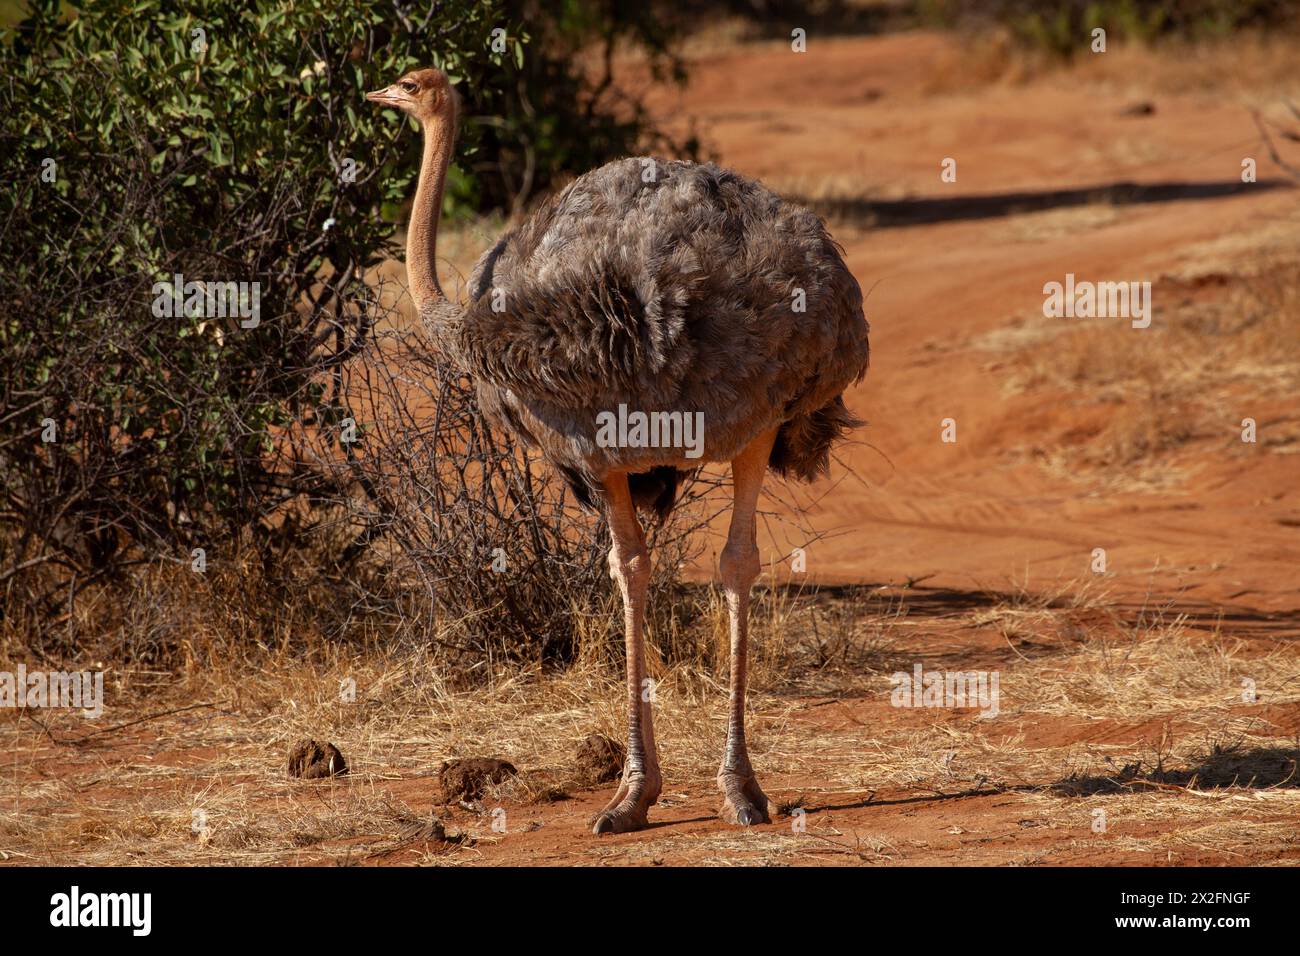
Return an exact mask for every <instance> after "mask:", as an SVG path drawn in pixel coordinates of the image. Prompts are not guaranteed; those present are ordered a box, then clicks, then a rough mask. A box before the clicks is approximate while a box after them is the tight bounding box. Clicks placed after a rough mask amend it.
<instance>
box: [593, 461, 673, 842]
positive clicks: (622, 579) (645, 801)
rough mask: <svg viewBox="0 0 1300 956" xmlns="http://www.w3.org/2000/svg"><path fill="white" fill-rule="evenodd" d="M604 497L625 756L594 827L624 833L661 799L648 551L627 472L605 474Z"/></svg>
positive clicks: (641, 824)
mask: <svg viewBox="0 0 1300 956" xmlns="http://www.w3.org/2000/svg"><path fill="white" fill-rule="evenodd" d="M605 502H606V509H607V512H606V513H607V517H608V519H609V530H610V535H611V537H612V538H613V539H614V547H613V548H611V549H610V552H609V575H610V577H612V578H613V579H614V580H615V581H617V582H618V586H619V590H620V591H622V592H623V622H624V628H625V630H626V640H627V762H626V763H625V764H624V766H623V780H622V782H621V783H620V784H619V787H618V791H617V792H616V793H615V794H614V799H613V800H611V801H610V802H609V804H608V805H607V806H606V807H605V809H604V810H602V811H601V812H600V813H599V814H598V815H597V817H596V819H595V821H594V823H593V825H592V828H591V832H592V833H597V834H599V833H623V832H625V831H628V830H640V829H642V828H644V827H645V826H646V825H647V821H646V811H647V810H649V809H650V808H651V807H652V806H654V803H655V801H656V800H657V799H659V789H660V786H661V785H662V778H661V777H660V775H659V757H658V754H657V753H656V752H655V732H654V723H653V719H652V717H651V714H650V702H649V700H648V695H646V694H644V693H643V691H644V688H642V686H641V684H642V681H643V680H644V679H645V655H644V653H643V652H642V647H641V625H642V621H643V619H644V617H645V597H646V588H647V586H648V585H649V583H650V551H649V549H647V548H646V544H645V536H644V535H643V534H642V533H641V524H640V522H638V521H637V517H636V508H635V507H634V506H633V504H632V494H631V491H630V490H629V488H628V483H627V475H625V474H614V475H610V476H609V477H607V478H606V479H605Z"/></svg>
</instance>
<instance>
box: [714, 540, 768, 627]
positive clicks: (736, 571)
mask: <svg viewBox="0 0 1300 956" xmlns="http://www.w3.org/2000/svg"><path fill="white" fill-rule="evenodd" d="M718 570H719V572H720V573H721V576H722V587H723V589H724V590H725V591H726V592H727V597H728V598H739V597H745V596H748V594H749V589H750V588H751V587H753V585H754V581H755V580H756V579H757V578H758V573H759V571H760V570H761V564H760V562H759V560H758V545H756V544H754V543H753V542H752V541H728V542H727V545H726V547H724V548H723V549H722V554H721V555H719V556H718ZM733 613H734V612H733Z"/></svg>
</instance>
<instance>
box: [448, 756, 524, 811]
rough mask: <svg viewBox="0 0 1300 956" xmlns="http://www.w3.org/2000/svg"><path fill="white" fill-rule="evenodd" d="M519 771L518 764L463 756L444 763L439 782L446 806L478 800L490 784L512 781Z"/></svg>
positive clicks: (488, 758)
mask: <svg viewBox="0 0 1300 956" xmlns="http://www.w3.org/2000/svg"><path fill="white" fill-rule="evenodd" d="M518 772H519V771H518V770H516V769H515V767H514V764H512V763H509V762H507V761H505V760H498V759H497V758H496V757H459V758H457V759H455V760H447V761H444V762H443V764H442V767H441V768H439V770H438V783H439V784H440V785H441V786H442V799H443V801H444V802H446V803H451V802H452V801H455V800H477V799H478V798H479V797H481V796H483V791H484V790H486V789H487V788H488V787H489V786H490V785H492V784H498V783H501V782H502V781H504V780H508V779H510V778H511V777H513V776H514V775H515V774H517V773H518Z"/></svg>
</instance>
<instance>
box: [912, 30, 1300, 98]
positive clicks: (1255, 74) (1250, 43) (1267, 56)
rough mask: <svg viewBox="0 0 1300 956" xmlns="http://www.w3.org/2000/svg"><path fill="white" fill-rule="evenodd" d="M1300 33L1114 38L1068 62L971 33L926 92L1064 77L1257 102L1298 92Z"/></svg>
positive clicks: (1148, 91) (938, 65)
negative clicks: (1151, 43)
mask: <svg viewBox="0 0 1300 956" xmlns="http://www.w3.org/2000/svg"><path fill="white" fill-rule="evenodd" d="M1297 56H1300V38H1297V37H1295V36H1288V35H1286V34H1285V33H1273V34H1261V33H1252V32H1243V33H1239V34H1236V35H1234V36H1232V37H1231V38H1228V39H1224V40H1218V41H1213V42H1201V43H1193V42H1186V41H1183V42H1168V43H1164V44H1161V45H1160V46H1158V47H1156V48H1154V49H1153V48H1151V47H1147V46H1144V45H1142V44H1137V43H1128V44H1126V43H1110V44H1109V45H1108V48H1107V51H1106V53H1105V54H1103V55H1081V56H1079V57H1077V58H1076V59H1075V61H1074V62H1073V63H1070V64H1065V63H1062V62H1061V61H1059V60H1057V59H1055V58H1053V57H1051V56H1049V55H1047V54H1046V53H1044V52H1043V51H1041V50H1036V49H1029V48H1026V47H1024V46H1022V45H1020V44H1018V43H1017V42H1016V41H1015V40H1014V38H1012V37H1011V36H1010V34H1008V33H1007V32H1005V31H1000V30H989V31H984V32H978V33H975V34H973V35H971V36H970V37H969V38H968V39H967V40H966V41H965V42H964V43H960V44H956V45H954V46H953V47H952V48H951V49H950V50H949V52H948V53H947V54H946V55H944V56H940V57H936V58H935V60H934V62H933V63H932V64H931V66H930V73H929V76H928V77H927V80H926V83H925V86H924V90H925V92H927V93H932V94H947V93H967V92H972V91H976V90H979V89H980V88H983V87H987V86H990V85H993V84H1007V85H1018V84H1025V83H1030V82H1033V81H1035V80H1043V79H1045V78H1050V77H1058V76H1059V78H1060V80H1061V82H1068V83H1069V84H1070V85H1071V86H1077V85H1078V84H1080V83H1084V84H1087V85H1089V86H1092V87H1094V88H1097V89H1101V90H1108V91H1114V92H1120V93H1123V94H1125V95H1128V96H1151V95H1163V94H1186V93H1192V94H1199V95H1203V96H1207V97H1212V98H1213V99H1214V100H1215V101H1216V102H1223V101H1224V100H1225V99H1227V100H1228V101H1239V102H1241V103H1243V104H1250V105H1258V104H1259V101H1260V99H1261V97H1263V98H1268V99H1273V98H1279V97H1295V96H1297V95H1298V94H1300V82H1298V81H1297V79H1296V73H1295V62H1296V58H1297Z"/></svg>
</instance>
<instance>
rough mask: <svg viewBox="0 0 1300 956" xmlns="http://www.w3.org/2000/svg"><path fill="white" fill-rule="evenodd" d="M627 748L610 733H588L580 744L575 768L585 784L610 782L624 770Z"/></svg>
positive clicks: (574, 762)
mask: <svg viewBox="0 0 1300 956" xmlns="http://www.w3.org/2000/svg"><path fill="white" fill-rule="evenodd" d="M626 759H627V749H626V748H625V747H624V746H623V745H622V744H621V743H619V742H618V741H617V740H615V739H614V738H612V737H610V736H609V735H608V734H600V733H592V734H588V735H587V736H586V737H585V738H584V739H583V741H582V743H580V744H578V750H577V753H576V754H575V756H574V761H573V769H574V773H575V774H576V776H577V778H578V780H579V781H580V782H581V783H584V784H597V783H608V782H609V781H611V780H615V779H617V778H618V775H619V774H620V773H621V772H622V771H623V761H624V760H626Z"/></svg>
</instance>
